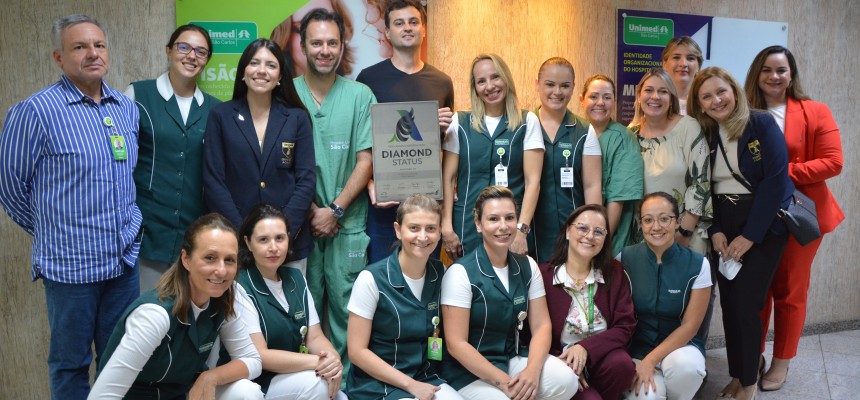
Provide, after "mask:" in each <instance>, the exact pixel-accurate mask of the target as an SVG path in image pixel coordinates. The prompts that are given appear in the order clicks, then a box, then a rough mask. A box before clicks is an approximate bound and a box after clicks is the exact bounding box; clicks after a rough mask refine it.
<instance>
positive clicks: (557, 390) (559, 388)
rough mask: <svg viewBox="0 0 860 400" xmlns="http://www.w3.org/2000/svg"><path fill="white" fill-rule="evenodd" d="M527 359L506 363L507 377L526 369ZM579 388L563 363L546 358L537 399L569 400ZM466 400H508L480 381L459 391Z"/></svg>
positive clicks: (554, 358) (515, 359)
mask: <svg viewBox="0 0 860 400" xmlns="http://www.w3.org/2000/svg"><path fill="white" fill-rule="evenodd" d="M528 361H529V359H528V358H527V357H514V358H512V359H511V360H510V361H508V375H510V376H516V375H517V374H519V373H520V372H522V370H524V369H526V365H527V364H528ZM578 388H579V378H577V377H576V374H574V373H573V370H572V369H570V367H568V366H567V365H566V364H565V363H564V361H561V360H559V359H558V358H556V357H554V356H547V358H546V361H544V363H543V368H542V369H541V372H540V383H539V384H538V394H537V398H538V399H540V400H570V398H571V397H573V395H574V394H576V390H577V389H578ZM459 392H460V395H462V396H463V398H464V399H467V400H496V399H498V400H508V396H505V393H504V392H502V390H501V389H499V388H497V387H495V386H493V385H490V384H489V383H486V382H484V381H481V380H477V381H474V382H472V383H470V384H468V385H466V386H465V387H463V388H462V389H460V390H459Z"/></svg>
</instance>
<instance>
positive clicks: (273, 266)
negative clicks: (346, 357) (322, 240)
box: [236, 204, 346, 400]
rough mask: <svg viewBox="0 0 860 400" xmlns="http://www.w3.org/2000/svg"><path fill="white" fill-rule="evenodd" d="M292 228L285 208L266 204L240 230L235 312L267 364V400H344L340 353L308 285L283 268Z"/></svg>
mask: <svg viewBox="0 0 860 400" xmlns="http://www.w3.org/2000/svg"><path fill="white" fill-rule="evenodd" d="M288 225H289V223H288V221H287V217H286V216H285V215H284V213H283V212H281V210H279V209H278V208H276V207H273V206H271V205H268V204H261V205H259V206H257V207H254V208H253V209H252V210H251V212H250V214H248V217H247V218H245V222H244V223H243V224H242V228H241V230H240V232H239V234H240V236H241V242H240V243H239V262H240V264H241V267H242V268H241V269H240V270H239V275H238V277H237V278H236V282H238V283H239V287H238V293H237V294H236V308H237V309H238V312H239V316H240V317H241V318H242V320H243V321H244V322H245V327H246V328H247V331H248V334H250V335H251V341H252V342H254V345H255V346H256V347H257V350H258V351H259V352H260V359H261V360H262V362H263V373H262V374H261V375H260V377H259V378H257V379H256V380H255V382H257V383H259V384H260V387H261V388H262V389H263V392H264V393H266V398H267V399H283V400H287V399H307V398H314V399H319V398H329V399H334V398H336V397H337V398H342V399H345V397H346V396H344V394H343V393H340V392H338V390H339V389H340V382H341V379H342V373H343V365H342V364H341V363H340V355H338V354H337V351H335V349H334V346H332V345H331V342H329V340H328V339H327V338H326V337H325V335H324V334H323V331H322V327H321V326H320V319H319V315H317V311H316V307H315V306H314V302H313V297H312V296H311V295H310V292H309V291H308V285H307V282H306V281H305V278H304V277H303V276H302V274H301V272H299V270H298V269H296V268H288V267H286V266H284V261H285V260H286V257H287V251H288V249H289V247H290V239H289V238H290V235H289V230H288V229H287V226H288Z"/></svg>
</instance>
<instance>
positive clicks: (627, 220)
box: [598, 121, 645, 255]
mask: <svg viewBox="0 0 860 400" xmlns="http://www.w3.org/2000/svg"><path fill="white" fill-rule="evenodd" d="M598 140H599V141H600V150H601V152H602V153H603V204H604V205H606V204H609V203H611V202H614V201H620V202H624V207H623V208H622V209H621V218H620V219H619V221H618V227H617V228H616V229H615V232H612V254H613V255H616V254H618V253H620V252H621V250H622V249H624V247H625V246H627V245H630V244H633V243H631V241H632V236H633V233H632V232H633V225H634V224H633V216H634V214H635V211H636V205H637V204H638V200H641V199H642V193H643V190H644V188H643V185H644V179H645V178H644V174H645V171H644V166H643V163H642V157H640V156H639V143H638V142H637V141H636V138H635V137H634V136H633V134H632V133H631V132H630V131H628V130H627V128H625V127H624V126H623V125H621V124H619V123H618V122H615V121H611V122H610V123H609V126H608V127H607V128H606V130H605V131H603V133H602V134H601V135H600V137H599V138H598Z"/></svg>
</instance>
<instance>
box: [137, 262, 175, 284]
mask: <svg viewBox="0 0 860 400" xmlns="http://www.w3.org/2000/svg"><path fill="white" fill-rule="evenodd" d="M168 268H170V265H167V264H165V263H162V262H158V261H154V260H148V259H145V258H140V257H138V259H137V270H138V271H140V293H144V292H147V291H150V290H152V289H155V284H157V283H158V280H159V279H161V275H163V274H164V273H165V272H166V271H167V269H168Z"/></svg>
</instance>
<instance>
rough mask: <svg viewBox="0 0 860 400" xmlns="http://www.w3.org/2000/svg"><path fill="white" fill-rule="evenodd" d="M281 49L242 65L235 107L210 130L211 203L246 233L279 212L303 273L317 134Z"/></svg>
mask: <svg viewBox="0 0 860 400" xmlns="http://www.w3.org/2000/svg"><path fill="white" fill-rule="evenodd" d="M282 61H283V55H282V54H281V49H280V48H279V47H278V46H277V44H275V42H273V41H271V40H268V39H257V40H255V41H253V42H251V44H249V45H248V47H247V48H246V49H245V51H244V52H243V53H242V57H241V58H239V65H238V67H237V70H236V83H235V84H234V86H233V100H231V101H228V102H225V103H223V104H219V105H218V106H216V107H214V108H213V109H212V112H211V113H210V114H209V122H208V123H207V124H206V146H205V154H204V156H205V157H204V169H203V184H204V189H205V192H204V193H205V198H206V204H207V205H208V206H209V208H210V209H211V210H212V211H216V212H219V213H221V214H223V215H224V216H225V217H227V218H228V219H229V220H230V222H232V223H233V224H235V225H236V226H239V225H241V224H242V220H243V219H244V218H245V217H246V216H247V215H248V213H249V212H250V211H251V209H252V208H254V207H255V206H257V205H258V204H272V205H274V206H275V207H278V208H279V209H280V210H281V211H283V212H284V214H286V215H287V217H288V220H289V221H290V222H291V223H292V224H293V225H292V226H290V227H289V231H290V232H291V233H292V236H291V237H290V243H291V246H290V254H288V255H287V262H289V263H290V264H289V265H290V266H294V267H297V268H300V269H301V270H302V271H303V272H304V268H305V265H306V262H307V256H308V254H309V253H310V251H311V247H313V242H312V240H311V232H310V228H309V226H308V218H307V215H308V210H309V209H310V206H311V202H312V201H313V197H314V190H315V188H316V169H315V168H316V164H315V159H314V147H313V146H314V143H313V128H312V126H311V122H310V117H309V115H308V112H307V110H306V109H305V107H304V105H303V104H302V101H301V100H300V99H299V96H298V94H297V93H296V88H295V86H294V85H293V79H292V78H291V77H290V76H289V73H288V69H287V66H286V65H284V64H283V62H282Z"/></svg>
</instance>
